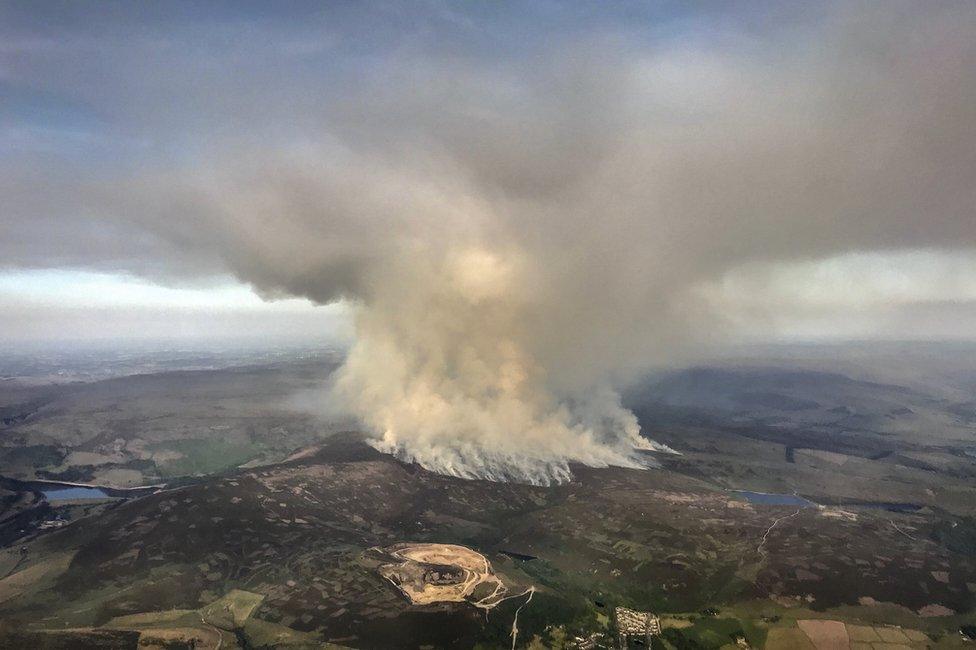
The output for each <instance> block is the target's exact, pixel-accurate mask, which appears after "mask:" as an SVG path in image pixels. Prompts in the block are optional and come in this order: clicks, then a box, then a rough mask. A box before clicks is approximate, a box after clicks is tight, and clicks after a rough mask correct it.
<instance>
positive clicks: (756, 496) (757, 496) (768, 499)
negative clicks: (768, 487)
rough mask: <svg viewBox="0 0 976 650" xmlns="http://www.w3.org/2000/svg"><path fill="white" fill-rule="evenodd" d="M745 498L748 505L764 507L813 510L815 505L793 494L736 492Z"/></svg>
mask: <svg viewBox="0 0 976 650" xmlns="http://www.w3.org/2000/svg"><path fill="white" fill-rule="evenodd" d="M736 492H737V493H739V494H741V495H742V496H744V497H745V498H746V500H747V501H748V502H749V503H758V504H760V505H764V506H799V507H801V508H815V507H816V506H817V504H816V503H813V502H812V501H807V500H806V499H804V498H803V497H799V496H797V495H795V494H766V493H765V492H749V491H748V490H736Z"/></svg>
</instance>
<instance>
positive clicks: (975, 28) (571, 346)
mask: <svg viewBox="0 0 976 650" xmlns="http://www.w3.org/2000/svg"><path fill="white" fill-rule="evenodd" d="M509 18H510V17H509ZM755 18H756V20H757V21H760V22H762V20H764V19H766V18H768V19H769V20H770V21H771V22H772V23H773V24H772V26H769V27H764V28H762V29H758V28H756V27H754V26H753V25H752V23H751V22H749V21H746V22H744V23H743V22H736V21H731V20H729V18H728V17H727V16H716V15H709V16H707V17H703V18H702V19H701V20H700V21H699V22H698V23H696V24H698V25H700V26H701V27H702V28H701V29H699V30H692V29H682V30H678V33H677V35H674V34H658V33H653V34H650V35H649V34H646V33H638V32H636V31H635V30H634V29H633V28H631V27H630V26H628V25H627V21H626V20H625V18H620V19H619V20H618V21H607V22H601V23H600V24H599V25H598V28H595V29H592V30H584V31H580V29H579V28H580V26H579V25H575V26H574V25H573V24H568V25H567V24H560V25H558V26H556V27H554V28H553V30H552V31H547V30H546V28H545V27H543V26H541V25H537V26H535V28H536V29H537V30H538V31H537V32H536V34H535V35H536V36H539V38H537V39H535V40H534V41H533V42H531V43H528V44H526V43H520V44H518V46H517V47H514V49H513V51H511V52H510V53H507V54H499V53H497V51H496V50H495V49H493V48H492V47H491V46H492V45H498V44H500V43H503V42H507V41H505V39H504V38H503V37H502V36H501V35H500V34H501V33H502V32H504V29H505V27H506V26H507V25H510V23H509V22H507V21H506V20H503V18H500V17H497V16H496V17H493V18H491V19H490V20H489V19H487V18H485V17H472V16H456V15H451V16H449V17H447V18H444V20H445V21H447V22H446V23H445V24H447V25H448V27H445V26H444V24H441V23H437V24H438V25H440V26H439V27H437V28H436V29H434V32H435V35H436V34H440V35H443V33H444V32H447V33H450V34H452V37H451V38H447V39H437V38H432V39H431V40H429V41H428V40H425V39H424V38H423V37H422V36H423V34H427V33H428V32H426V31H424V30H415V31H412V32H411V38H410V39H405V42H398V44H397V47H394V48H392V49H387V48H383V47H380V46H378V45H376V44H373V45H369V44H367V45H363V46H362V47H363V48H365V49H367V50H368V52H367V53H365V54H363V53H362V52H354V54H350V53H349V51H346V50H342V51H341V52H338V53H336V52H332V53H333V54H334V55H335V59H328V62H327V63H323V62H322V60H321V59H316V61H317V62H319V63H321V65H323V69H324V70H326V72H321V74H320V73H319V72H317V71H316V69H314V68H313V69H312V70H311V71H310V70H309V69H308V68H307V67H304V66H306V64H304V63H303V64H302V66H297V69H300V70H301V72H300V73H299V72H293V69H294V68H293V67H289V66H286V65H285V62H283V61H282V59H281V57H283V56H285V55H284V54H283V52H284V51H285V50H284V48H282V47H279V48H275V49H273V50H272V51H270V52H267V54H268V60H267V61H265V62H263V63H261V64H260V65H257V66H256V67H255V68H254V69H253V70H250V74H251V75H252V79H253V83H254V84H263V85H264V86H263V87H262V91H261V92H256V91H255V88H254V87H253V86H252V85H247V84H244V85H240V84H237V83H233V82H227V81H225V80H222V79H221V78H220V75H219V74H215V75H214V76H213V77H210V76H209V73H208V70H207V69H206V68H205V67H201V66H193V65H190V67H189V69H190V70H192V71H193V72H194V74H195V75H196V76H194V77H193V83H192V84H191V86H190V87H189V88H187V87H186V84H187V83H188V82H187V80H186V78H185V77H183V76H180V75H178V74H177V75H176V79H175V80H174V79H171V78H169V77H167V76H157V78H158V79H160V80H161V81H160V83H166V84H168V87H169V89H170V90H181V91H183V92H185V93H186V95H187V96H188V97H190V98H191V99H192V101H188V100H177V103H178V104H179V105H180V106H181V110H182V111H187V112H188V114H189V115H192V116H193V119H196V120H200V121H202V122H203V123H204V124H205V125H216V126H215V128H214V129H213V131H207V130H206V129H205V128H204V129H202V130H197V131H195V133H196V134H197V137H198V138H199V139H198V140H197V141H196V142H195V143H194V146H193V147H190V148H189V150H190V151H191V153H189V154H187V153H185V152H183V153H181V154H179V155H172V156H163V157H162V158H163V159H164V161H163V162H159V160H153V161H152V162H144V163H141V164H139V165H136V166H134V170H127V171H120V170H117V169H116V170H112V173H105V171H104V169H101V170H100V173H98V174H95V173H92V172H90V171H88V170H84V169H83V166H82V165H80V164H78V163H76V162H72V161H67V162H66V161H65V160H63V159H59V160H56V161H50V160H48V162H49V163H51V164H49V165H47V166H46V167H44V169H43V170H40V169H38V170H37V173H36V175H35V176H33V177H30V175H31V170H30V168H26V169H24V168H21V169H20V170H19V171H18V172H17V181H16V183H10V184H8V187H7V188H6V189H5V192H9V194H8V197H9V203H8V206H9V207H8V208H7V210H8V214H10V215H11V216H17V217H18V218H25V219H26V216H24V215H30V216H31V218H34V219H38V218H39V217H38V215H42V216H43V215H47V217H46V218H49V219H57V218H60V217H57V216H52V215H58V214H63V212H64V210H63V208H64V205H66V204H69V203H70V204H71V205H73V206H75V209H73V210H72V211H71V212H72V214H74V215H75V217H74V219H75V220H74V222H73V223H75V224H78V228H89V229H91V228H92V224H95V225H96V226H97V227H96V230H97V229H100V228H103V227H109V225H110V227H112V228H115V229H120V230H122V231H124V232H128V233H133V237H134V239H133V241H134V242H136V244H137V245H138V247H139V250H140V251H141V253H140V255H139V262H138V264H136V263H130V262H127V261H126V258H125V256H124V255H122V254H121V253H119V254H116V253H117V252H115V251H113V254H112V255H106V254H104V253H102V254H95V253H93V254H92V261H91V264H90V265H94V266H97V265H98V263H99V262H98V260H104V259H111V260H112V264H113V265H116V266H120V267H122V268H128V269H131V270H134V271H135V272H139V273H144V274H148V275H154V276H156V277H165V276H179V275H180V274H181V273H189V274H193V273H197V272H199V271H198V270H196V269H204V268H209V267H210V266H216V267H219V268H220V269H224V270H229V271H231V272H232V273H234V274H235V275H236V276H237V277H239V278H240V279H242V280H244V281H246V282H248V283H251V284H252V285H253V286H254V287H256V288H257V290H259V291H260V292H262V293H263V295H266V296H267V297H269V298H274V297H277V296H285V295H291V296H304V297H308V298H310V299H312V300H314V301H317V302H319V303H323V304H325V303H330V302H334V301H336V300H339V299H344V300H346V301H348V302H349V304H350V305H352V309H353V310H354V312H355V319H356V332H357V334H356V342H355V344H354V346H353V348H352V350H351V352H350V354H349V357H348V360H347V361H346V363H345V365H344V367H343V368H342V370H341V371H340V372H339V375H338V377H337V379H336V381H335V384H334V387H333V389H332V394H331V395H330V396H329V397H328V399H329V400H330V402H331V403H332V404H334V405H335V406H336V407H337V408H343V409H348V410H349V411H351V412H352V413H354V414H356V415H357V416H359V417H360V418H361V419H362V421H363V422H364V424H365V425H366V426H367V427H368V429H369V430H370V431H371V432H372V433H373V434H374V436H375V445H376V446H377V448H379V449H381V450H384V451H389V452H392V453H395V454H397V455H398V456H400V457H402V458H405V459H409V460H413V461H416V462H418V463H420V464H421V465H423V466H425V467H427V468H429V469H432V470H435V471H439V472H443V473H448V474H454V475H458V476H465V477H480V478H490V479H498V480H506V479H511V480H520V481H528V482H533V483H543V484H544V483H548V482H552V481H562V480H566V479H567V478H568V477H569V464H570V463H573V462H579V463H584V464H588V465H593V466H605V465H621V466H629V467H637V466H641V465H642V464H643V463H646V462H647V461H646V460H645V458H646V455H645V454H643V453H642V452H643V451H646V450H651V449H655V448H660V447H659V446H658V445H656V444H655V443H653V442H651V441H650V440H649V439H648V438H646V437H643V436H642V435H641V432H640V429H639V427H638V424H637V421H636V419H635V417H634V416H633V414H632V413H630V412H629V411H627V410H626V409H624V408H623V407H622V406H621V404H620V399H619V396H618V393H617V392H616V388H617V387H619V386H620V385H621V384H622V383H624V382H626V381H628V380H630V379H632V378H633V377H634V376H635V374H636V373H639V372H641V371H642V370H644V369H646V368H647V367H649V366H651V365H654V364H661V363H668V362H672V361H675V360H681V359H688V358H690V357H693V356H695V355H696V354H700V353H701V351H702V350H704V349H707V348H708V347H709V346H718V345H722V344H723V343H725V342H726V341H728V340H734V339H735V337H736V336H737V335H738V334H739V333H740V332H739V331H737V330H736V328H735V327H734V323H732V322H731V321H728V320H726V319H725V318H724V317H723V311H724V310H723V304H722V301H721V295H722V291H718V290H716V287H717V286H719V285H720V284H721V282H722V280H723V278H724V277H725V276H726V274H728V273H730V272H732V271H735V270H736V269H739V268H743V267H746V266H748V265H755V264H762V263H767V262H769V263H773V262H780V261H797V260H800V261H806V260H816V259H821V258H824V257H829V256H836V255H842V254H845V253H851V252H859V251H891V250H902V249H928V250H934V251H939V250H955V251H969V250H971V249H973V248H974V247H976V215H974V213H973V206H974V205H976V183H974V182H973V179H976V121H974V120H973V108H972V107H973V106H974V105H976V76H974V75H973V74H972V71H973V70H976V46H974V43H976V39H973V34H976V6H974V5H973V4H972V3H924V4H921V3H897V2H884V3H846V2H845V3H841V4H839V5H836V6H830V7H826V8H823V10H822V11H818V12H816V13H810V12H803V13H801V12H799V11H797V13H796V15H793V16H789V17H787V18H785V19H784V18H783V17H782V16H755ZM773 18H776V20H773ZM470 21H474V27H472V25H471V24H470ZM428 27H429V26H428ZM705 27H707V29H706V28H705ZM466 29H472V30H474V32H475V35H474V36H472V37H471V42H470V44H468V43H466V39H465V38H462V37H461V36H458V34H459V33H463V32H464V30H466ZM523 29H528V28H525V27H524V26H523ZM675 29H676V28H675ZM340 31H341V30H340ZM486 34H487V35H486ZM543 35H544V36H545V37H544V38H543V37H542V36H543ZM313 42H315V43H317V42H318V41H314V40H313ZM508 44H509V45H511V43H510V42H508ZM262 51H263V50H262ZM304 51H305V50H301V52H304ZM289 52H290V54H289V56H294V51H292V50H289ZM173 56H177V55H175V54H174V55H173ZM241 56H242V53H241V52H240V51H238V50H236V49H233V56H232V57H231V60H232V61H235V62H238V63H239V61H240V57H241ZM245 60H247V61H251V60H252V59H251V58H249V57H246V58H245ZM228 65H229V64H228ZM218 68H220V66H218ZM224 70H225V68H220V71H224ZM350 70H354V71H355V74H352V73H351V72H350ZM127 74H128V75H132V76H134V75H135V73H134V72H131V71H128V72H127ZM170 74H171V75H172V74H173V73H170ZM141 87H142V86H141V85H139V84H137V88H141ZM326 87H327V88H326ZM115 90H116V92H117V93H122V98H121V99H119V101H120V102H124V103H126V104H127V105H129V106H132V107H135V108H136V109H144V110H145V114H144V115H143V117H142V119H141V120H139V119H136V120H135V121H136V123H138V124H142V123H151V124H152V125H153V126H152V129H153V130H154V132H155V130H157V129H163V128H165V129H169V128H171V127H170V126H168V125H170V124H171V123H181V122H180V116H181V113H179V112H178V111H177V112H176V113H171V112H167V111H160V110H159V108H158V107H157V106H154V105H152V103H151V101H150V100H151V99H152V98H153V97H158V96H159V94H160V91H159V89H153V92H152V93H149V92H148V91H144V92H142V93H139V92H138V91H129V93H130V94H129V95H126V94H125V92H123V91H121V90H119V89H118V88H116V89H115ZM109 96H112V94H111V93H109ZM92 101H95V100H92ZM187 103H188V104H189V106H188V105H187ZM174 110H175V109H174ZM126 115H127V118H126V119H135V118H133V117H132V116H131V115H130V114H129V113H126ZM228 115H233V119H229V120H228V121H227V122H222V121H221V120H222V119H223V118H225V117H226V116H228ZM184 117H185V116H184ZM185 119H187V120H190V118H188V117H186V118H185ZM147 128H148V127H147ZM5 177H6V178H8V179H9V178H13V175H12V172H9V173H7V172H5ZM25 177H30V178H29V180H25ZM51 178H57V179H59V181H60V182H59V183H58V184H57V186H56V188H52V191H51V192H48V193H44V194H43V196H41V197H40V198H39V197H38V193H37V192H36V191H30V192H27V191H25V188H28V187H30V188H37V187H39V186H41V187H43V186H45V185H50V183H51V181H50V180H49V179H51ZM46 179H47V180H46ZM77 206H81V209H77ZM42 222H43V219H42ZM17 232H18V233H21V234H22V233H23V232H25V231H24V229H23V228H21V227H18V229H17ZM21 238H23V237H21ZM37 240H38V241H39V240H40V238H37ZM31 241H32V242H34V241H35V240H31ZM32 245H33V244H32ZM36 245H37V246H42V245H41V244H36ZM92 250H98V246H95V245H93V247H92ZM147 259H149V260H157V261H158V262H156V263H158V265H159V266H160V267H161V270H160V269H157V268H156V267H155V266H154V265H148V266H147V263H146V260H147ZM166 260H170V261H172V260H179V263H178V264H173V263H169V264H167V263H166ZM82 263H83V264H84V261H82ZM136 267H138V268H136ZM646 433H648V434H649V435H651V436H653V431H651V432H646Z"/></svg>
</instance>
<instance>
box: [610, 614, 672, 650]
mask: <svg viewBox="0 0 976 650" xmlns="http://www.w3.org/2000/svg"><path fill="white" fill-rule="evenodd" d="M613 616H614V619H615V620H616V623H617V647H619V648H620V650H627V649H628V648H648V647H650V645H651V637H652V636H657V635H659V634H661V619H659V618H658V617H657V616H655V615H654V614H652V613H650V612H638V611H636V610H633V609H627V608H626V607H617V608H616V609H614V610H613Z"/></svg>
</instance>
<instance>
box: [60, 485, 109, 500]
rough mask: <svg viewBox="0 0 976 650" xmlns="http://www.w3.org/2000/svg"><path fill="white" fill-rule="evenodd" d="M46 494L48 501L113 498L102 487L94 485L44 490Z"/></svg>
mask: <svg viewBox="0 0 976 650" xmlns="http://www.w3.org/2000/svg"><path fill="white" fill-rule="evenodd" d="M44 496H45V497H46V498H47V500H48V501H51V502H53V501H78V500H83V499H91V500H97V499H112V498H114V497H110V496H109V495H107V494H106V493H105V492H104V491H102V490H101V489H100V488H92V487H64V488H57V489H54V490H44Z"/></svg>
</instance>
